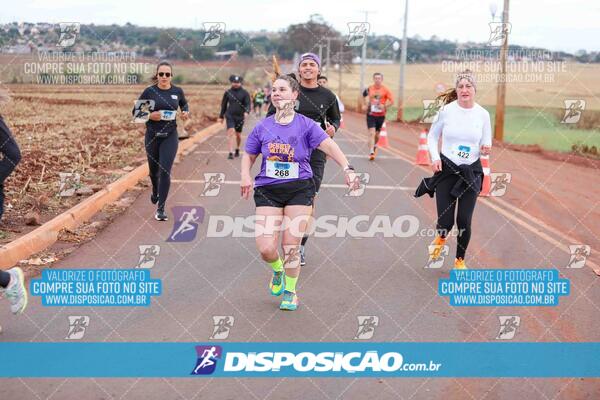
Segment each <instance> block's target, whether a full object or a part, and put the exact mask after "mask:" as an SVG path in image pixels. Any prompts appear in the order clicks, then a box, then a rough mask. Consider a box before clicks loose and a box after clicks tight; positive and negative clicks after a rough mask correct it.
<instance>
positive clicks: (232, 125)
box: [219, 75, 250, 160]
mask: <svg viewBox="0 0 600 400" xmlns="http://www.w3.org/2000/svg"><path fill="white" fill-rule="evenodd" d="M243 81H244V79H243V78H242V77H241V76H239V75H231V76H230V77H229V82H231V87H230V88H229V89H227V90H226V91H225V93H223V99H222V100H221V112H220V114H219V122H223V118H225V120H226V121H227V143H228V146H229V155H228V156H227V158H228V159H229V160H233V151H234V148H235V156H236V157H239V156H240V145H241V144H242V128H243V127H244V120H245V118H246V117H247V116H248V114H249V113H250V95H249V94H248V92H247V91H246V89H244V88H242V82H243Z"/></svg>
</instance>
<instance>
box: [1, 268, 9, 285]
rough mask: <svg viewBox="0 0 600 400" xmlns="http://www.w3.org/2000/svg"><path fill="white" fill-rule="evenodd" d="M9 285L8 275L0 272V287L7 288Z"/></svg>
mask: <svg viewBox="0 0 600 400" xmlns="http://www.w3.org/2000/svg"><path fill="white" fill-rule="evenodd" d="M9 283H10V274H9V273H8V272H6V271H2V270H0V287H3V288H5V287H8V284H9Z"/></svg>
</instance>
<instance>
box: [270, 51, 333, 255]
mask: <svg viewBox="0 0 600 400" xmlns="http://www.w3.org/2000/svg"><path fill="white" fill-rule="evenodd" d="M320 68H321V60H320V58H319V56H318V55H316V54H314V53H305V54H302V55H301V56H300V63H299V64H298V73H299V75H300V93H299V94H298V108H297V109H296V112H298V113H299V114H302V115H304V116H306V117H308V118H310V119H312V120H313V121H315V122H316V123H318V124H319V125H320V126H321V128H323V130H324V131H325V132H326V133H327V134H328V135H329V136H330V137H333V136H334V135H335V132H336V131H337V130H338V128H339V127H340V109H339V107H338V102H337V97H336V96H335V94H334V93H333V92H332V91H331V90H329V89H327V88H324V87H322V86H319V84H318V83H317V78H318V77H319V69H320ZM273 114H275V107H274V106H273V104H271V105H270V107H269V111H268V113H267V116H270V115H273ZM326 161H327V155H325V153H324V152H322V151H321V150H319V149H315V150H314V151H313V152H312V154H311V155H310V168H311V169H312V171H313V181H314V184H315V189H316V192H317V193H318V192H319V188H320V187H321V182H322V181H323V174H324V172H325V162H326ZM314 207H315V202H314V201H313V213H314ZM307 231H308V229H307ZM307 240H308V236H304V237H303V238H302V245H301V246H300V264H301V265H305V261H304V245H305V244H306V241H307Z"/></svg>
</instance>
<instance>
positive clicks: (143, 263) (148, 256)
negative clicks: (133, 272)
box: [136, 244, 160, 268]
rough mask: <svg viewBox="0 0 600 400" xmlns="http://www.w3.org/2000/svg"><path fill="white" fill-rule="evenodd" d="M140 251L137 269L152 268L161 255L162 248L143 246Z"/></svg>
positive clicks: (151, 245)
mask: <svg viewBox="0 0 600 400" xmlns="http://www.w3.org/2000/svg"><path fill="white" fill-rule="evenodd" d="M138 248H139V249H140V258H139V259H138V263H137V265H136V268H152V267H154V263H155V262H156V257H158V255H159V254H160V246H159V245H157V244H142V245H140V246H138Z"/></svg>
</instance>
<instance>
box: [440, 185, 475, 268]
mask: <svg viewBox="0 0 600 400" xmlns="http://www.w3.org/2000/svg"><path fill="white" fill-rule="evenodd" d="M458 179H463V178H462V177H460V176H459V175H451V176H448V177H447V178H445V179H444V180H442V181H441V182H439V183H438V185H437V187H436V188H435V202H436V204H437V213H438V220H437V225H436V228H437V231H438V235H440V236H442V237H446V236H448V234H449V233H450V231H451V230H452V226H453V225H454V210H455V208H456V203H457V200H458V212H457V214H456V226H457V227H458V238H457V240H456V258H462V259H464V258H465V252H466V251H467V246H468V245H469V240H470V239H471V219H472V217H473V211H474V210H475V203H476V202H477V196H478V195H479V194H478V193H475V192H474V191H472V190H467V191H465V192H464V193H462V194H461V195H460V197H458V199H457V198H456V197H454V196H452V195H451V194H450V191H451V190H452V187H453V186H454V184H455V183H456V182H457V180H458Z"/></svg>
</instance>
